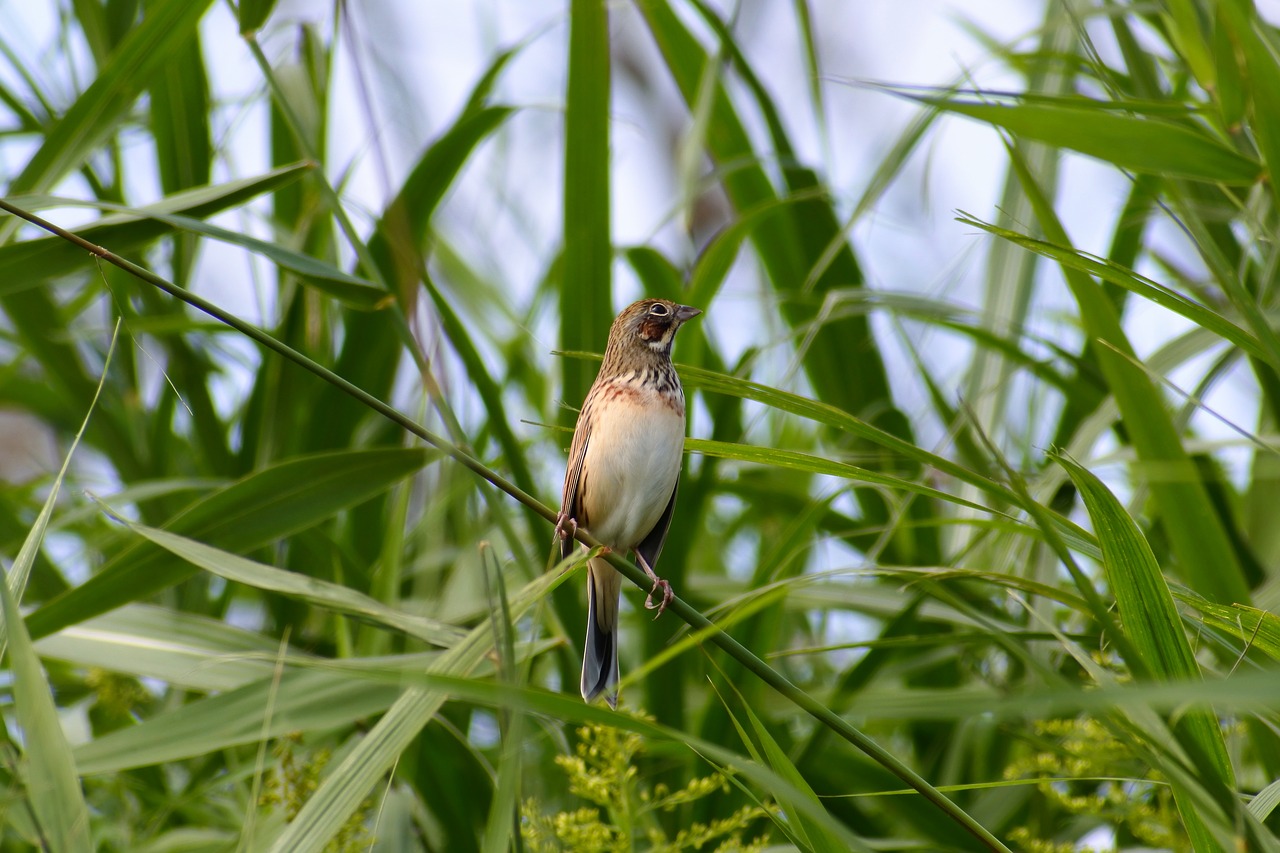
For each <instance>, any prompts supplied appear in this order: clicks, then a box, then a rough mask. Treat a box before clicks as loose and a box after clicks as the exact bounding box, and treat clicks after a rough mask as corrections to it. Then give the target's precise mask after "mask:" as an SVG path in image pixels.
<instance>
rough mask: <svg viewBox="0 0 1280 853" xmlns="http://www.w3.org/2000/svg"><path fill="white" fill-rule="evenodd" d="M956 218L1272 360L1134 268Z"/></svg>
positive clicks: (1218, 317) (1235, 329) (1243, 334)
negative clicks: (1110, 284) (1157, 306)
mask: <svg viewBox="0 0 1280 853" xmlns="http://www.w3.org/2000/svg"><path fill="white" fill-rule="evenodd" d="M959 221H960V222H963V223H964V224H965V225H972V226H973V227H975V228H981V229H982V230H983V231H986V232H987V233H988V234H994V235H995V236H997V237H1000V238H1001V239H1003V240H1008V241H1010V242H1012V243H1016V244H1017V245H1019V246H1022V247H1023V248H1026V249H1029V250H1031V251H1033V252H1035V253H1037V254H1039V255H1043V256H1045V257H1046V258H1050V259H1051V260H1055V261H1057V262H1058V263H1059V264H1062V265H1063V266H1064V267H1070V268H1071V269H1072V270H1077V271H1079V272H1082V273H1086V274H1088V275H1094V276H1097V277H1098V278H1100V279H1102V280H1103V281H1107V282H1110V283H1112V284H1116V285H1119V286H1120V287H1123V288H1124V289H1125V290H1127V291H1129V292H1130V293H1134V294H1136V295H1138V296H1141V297H1143V298H1144V299H1148V300H1150V301H1151V302H1154V303H1155V304H1156V305H1159V306H1161V307H1162V308H1168V309H1169V310H1170V311H1173V312H1174V313H1176V314H1180V315H1182V316H1183V317H1186V318H1187V319H1188V320H1190V321H1191V322H1193V323H1195V324H1196V325H1197V326H1200V327H1202V328H1204V329H1207V330H1209V331H1211V332H1213V333H1215V334H1217V335H1219V336H1221V337H1222V338H1223V339H1224V340H1227V341H1230V342H1231V343H1232V344H1234V345H1235V346H1238V347H1240V348H1241V349H1243V350H1244V351H1245V352H1247V353H1249V354H1250V355H1252V356H1254V357H1255V358H1261V359H1265V360H1267V361H1268V362H1269V363H1270V362H1273V361H1274V358H1273V357H1272V355H1271V353H1270V351H1269V350H1268V349H1266V348H1264V347H1263V346H1262V344H1261V343H1260V342H1259V341H1258V339H1257V338H1256V337H1255V336H1254V335H1252V334H1251V333H1249V332H1248V331H1246V330H1245V329H1243V328H1241V327H1240V326H1238V325H1236V324H1235V323H1233V322H1231V321H1230V320H1229V319H1227V318H1226V317H1224V316H1223V315H1222V314H1220V313H1218V312H1216V311H1213V310H1211V309H1209V308H1206V307H1205V306H1203V305H1200V304H1199V303H1197V302H1195V301H1194V300H1192V299H1188V298H1187V297H1186V296H1184V295H1182V294H1181V293H1178V292H1177V291H1175V290H1173V289H1171V288H1169V287H1166V286H1165V285H1163V284H1160V283H1159V282H1157V281H1153V280H1152V279H1149V278H1147V277H1146V276H1143V275H1140V274H1139V273H1136V272H1134V271H1133V270H1128V269H1124V268H1123V267H1120V266H1119V265H1117V264H1115V263H1112V262H1111V261H1108V260H1106V259H1105V258H1095V257H1092V256H1090V255H1088V254H1086V253H1084V252H1081V251H1079V250H1077V249H1074V248H1070V247H1067V246H1061V245H1056V244H1054V243H1053V242H1050V241H1046V240H1038V239H1036V238H1034V237H1029V236H1027V235H1026V234H1020V233H1018V232H1016V231H1010V230H1008V229H1006V228H998V227H997V226H995V225H991V224H989V223H986V222H983V221H981V220H979V219H976V218H974V217H973V216H970V215H969V214H966V213H962V214H961V215H960V217H959ZM1276 367H1277V369H1280V365H1276Z"/></svg>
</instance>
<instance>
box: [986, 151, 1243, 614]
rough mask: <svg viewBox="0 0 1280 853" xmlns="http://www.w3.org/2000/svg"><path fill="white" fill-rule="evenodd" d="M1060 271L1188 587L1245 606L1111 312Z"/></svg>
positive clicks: (1157, 399) (1056, 233)
mask: <svg viewBox="0 0 1280 853" xmlns="http://www.w3.org/2000/svg"><path fill="white" fill-rule="evenodd" d="M1009 152H1010V157H1011V158H1012V162H1013V164H1014V166H1015V168H1016V169H1017V171H1018V175H1019V179H1020V180H1021V181H1022V182H1023V186H1024V188H1025V189H1026V191H1027V196H1028V198H1029V199H1030V200H1031V203H1032V206H1033V207H1034V208H1035V211H1036V216H1037V218H1038V219H1039V221H1040V225H1041V227H1042V228H1043V229H1044V232H1045V235H1046V237H1047V240H1048V242H1050V243H1054V244H1057V245H1060V246H1066V247H1069V246H1070V241H1069V239H1068V238H1067V234H1066V231H1065V230H1064V229H1063V227H1062V223H1061V222H1060V221H1059V220H1058V217H1057V214H1056V213H1055V212H1054V210H1053V208H1052V206H1051V205H1050V204H1049V201H1048V199H1046V198H1045V197H1044V195H1043V194H1042V193H1041V191H1040V187H1039V185H1038V184H1037V183H1036V181H1035V179H1034V177H1032V176H1031V175H1030V174H1029V173H1028V172H1027V171H1026V166H1025V163H1024V162H1023V160H1022V158H1021V157H1020V156H1019V154H1018V152H1017V151H1016V150H1014V149H1012V148H1010V149H1009ZM1061 268H1062V272H1063V275H1064V277H1065V278H1066V280H1067V285H1068V287H1070V289H1071V293H1072V296H1073V297H1074V298H1075V300H1076V304H1077V305H1078V307H1079V311H1080V319H1081V321H1082V323H1083V325H1084V328H1085V332H1086V334H1088V335H1089V337H1090V338H1093V339H1095V340H1097V341H1098V342H1100V343H1101V344H1104V346H1100V347H1099V348H1098V362H1099V364H1100V366H1101V367H1102V372H1103V375H1104V376H1105V377H1106V381H1107V385H1108V386H1109V387H1110V389H1111V393H1112V394H1113V395H1114V396H1115V399H1116V403H1117V405H1118V406H1119V407H1120V412H1121V416H1122V417H1123V419H1124V424H1125V427H1126V429H1127V431H1128V435H1129V440H1130V441H1132V442H1133V446H1134V449H1135V450H1136V451H1137V453H1138V457H1139V459H1140V460H1141V463H1142V467H1141V472H1142V473H1143V474H1145V475H1146V477H1147V478H1148V481H1149V483H1150V486H1151V491H1152V493H1153V495H1154V496H1155V498H1156V505H1157V507H1158V509H1159V513H1160V517H1161V518H1162V519H1163V521H1164V522H1165V530H1166V531H1167V533H1168V535H1169V539H1170V542H1171V544H1172V546H1173V550H1174V553H1176V554H1177V556H1178V558H1179V562H1180V563H1181V565H1182V566H1183V571H1184V572H1186V575H1187V578H1188V581H1189V583H1190V585H1191V586H1192V587H1193V588H1194V589H1195V590H1196V591H1198V592H1200V593H1202V594H1203V595H1205V596H1207V597H1209V598H1212V599H1215V600H1217V601H1223V602H1227V603H1230V602H1240V603H1247V602H1248V601H1249V589H1248V587H1247V585H1246V583H1245V580H1244V573H1243V570H1242V569H1241V566H1240V564H1239V561H1238V560H1237V558H1236V555H1235V551H1234V550H1233V549H1232V547H1231V542H1230V540H1229V538H1228V537H1227V534H1226V531H1225V530H1224V529H1223V527H1222V522H1221V519H1220V517H1219V516H1218V514H1217V513H1216V512H1215V511H1214V509H1213V505H1212V503H1211V502H1210V500H1209V496H1208V493H1207V492H1206V490H1205V487H1204V483H1203V482H1202V481H1201V480H1200V475H1199V472H1198V471H1197V470H1196V468H1195V466H1194V465H1193V464H1192V462H1191V460H1190V458H1189V457H1188V456H1187V453H1186V450H1185V449H1184V448H1183V446H1182V441H1181V439H1180V438H1179V436H1178V432H1177V429H1176V428H1175V426H1174V424H1173V421H1172V419H1171V418H1170V416H1169V413H1168V409H1167V407H1166V406H1165V402H1164V400H1163V398H1162V397H1161V396H1160V392H1159V389H1158V388H1157V387H1156V386H1155V385H1153V384H1152V382H1151V379H1150V377H1148V376H1147V374H1146V373H1145V372H1144V371H1143V370H1142V369H1141V368H1139V367H1138V366H1137V365H1136V363H1135V362H1136V356H1135V355H1134V352H1133V347H1132V346H1131V345H1130V343H1129V339H1128V337H1127V336H1126V335H1125V333H1124V330H1123V329H1122V327H1121V325H1120V319H1119V317H1118V315H1117V314H1116V310H1115V307H1114V305H1113V304H1112V303H1111V301H1110V300H1109V299H1108V298H1107V296H1106V294H1105V292H1103V290H1102V289H1101V288H1100V287H1098V286H1097V284H1096V283H1095V282H1094V281H1093V280H1092V279H1091V278H1089V277H1088V276H1087V275H1085V274H1083V273H1082V272H1080V271H1079V270H1077V269H1076V268H1074V267H1073V266H1071V265H1070V264H1061Z"/></svg>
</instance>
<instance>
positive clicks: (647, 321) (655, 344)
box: [609, 299, 702, 355]
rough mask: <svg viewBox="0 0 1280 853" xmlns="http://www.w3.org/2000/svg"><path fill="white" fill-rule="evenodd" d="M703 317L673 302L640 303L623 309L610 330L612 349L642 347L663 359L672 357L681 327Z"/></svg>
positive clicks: (695, 310) (695, 309)
mask: <svg viewBox="0 0 1280 853" xmlns="http://www.w3.org/2000/svg"><path fill="white" fill-rule="evenodd" d="M701 313H702V310H701V309H699V308H694V307H692V306H689V305H679V304H677V303H675V302H672V301H671V300H670V299H641V300H640V301H639V302H633V303H631V304H630V305H628V306H627V307H626V308H624V309H623V311H622V313H621V314H619V315H618V318H617V319H616V320H614V321H613V328H612V329H610V330H609V347H610V348H611V349H612V348H614V347H643V348H645V349H646V350H649V351H651V352H654V353H658V354H661V355H670V354H671V342H672V341H673V340H675V336H676V332H677V331H679V329H680V326H681V325H683V324H684V322H685V321H686V320H688V319H690V318H693V317H696V316H698V315H699V314H701Z"/></svg>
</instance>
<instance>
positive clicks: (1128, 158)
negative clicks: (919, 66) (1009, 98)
mask: <svg viewBox="0 0 1280 853" xmlns="http://www.w3.org/2000/svg"><path fill="white" fill-rule="evenodd" d="M887 91H890V92H893V93H894V94H897V95H900V96H902V97H906V98H910V99H912V100H915V101H919V102H920V103H924V104H928V105H930V106H932V107H937V108H938V109H941V110H946V111H947V112H953V113H957V114H959V115H964V116H968V117H969V118H974V119H977V120H978V121H983V122H987V123H988V124H993V125H995V126H996V127H1001V128H1004V129H1005V130H1007V131H1009V132H1010V133H1012V134H1013V135H1014V136H1016V137H1019V138H1023V139H1031V140H1035V141H1037V142H1045V143H1048V144H1050V145H1055V146H1058V147H1061V148H1069V149H1071V150H1073V151H1079V152H1080V153H1081V154H1087V155H1089V156H1091V157H1097V158H1098V159H1100V160H1104V161H1106V162H1108V163H1113V164H1115V165H1116V166H1118V167H1120V168H1122V169H1131V170H1133V171H1135V172H1141V173H1144V174H1153V175H1164V176H1169V177H1178V178H1189V179H1191V180H1198V181H1212V182H1222V183H1228V184H1251V183H1253V182H1254V181H1256V180H1258V178H1259V176H1260V174H1261V168H1260V166H1259V165H1258V163H1257V162H1255V161H1253V160H1250V159H1249V158H1247V157H1244V156H1242V155H1241V154H1239V153H1237V152H1236V151H1235V150H1234V149H1232V148H1231V147H1229V146H1228V145H1226V144H1225V143H1223V142H1221V141H1219V140H1217V139H1215V138H1213V137H1212V136H1210V135H1209V134H1207V133H1206V132H1204V131H1203V130H1200V129H1197V128H1195V127H1194V126H1192V125H1190V124H1188V123H1175V122H1171V121H1164V120H1160V119H1156V118H1151V117H1146V118H1140V117H1138V116H1134V115H1125V114H1123V113H1120V112H1118V111H1117V105H1114V104H1109V103H1097V102H1094V103H1088V102H1085V101H1083V100H1082V99H1072V100H1070V101H1059V102H1057V103H1054V102H1051V101H1047V100H1045V99H1038V100H1036V101H1031V100H1026V99H1023V100H1020V101H1017V102H1015V103H989V102H982V101H968V100H963V99H961V98H960V97H957V96H954V95H947V96H934V95H923V94H919V93H916V92H912V91H910V90H904V89H893V88H890V89H888V90H887ZM1135 106H1137V105H1135Z"/></svg>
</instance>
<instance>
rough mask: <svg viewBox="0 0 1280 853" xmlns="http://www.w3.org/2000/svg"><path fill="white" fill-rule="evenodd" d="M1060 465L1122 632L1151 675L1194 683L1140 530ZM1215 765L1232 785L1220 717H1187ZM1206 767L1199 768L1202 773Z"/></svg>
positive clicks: (1070, 467)
mask: <svg viewBox="0 0 1280 853" xmlns="http://www.w3.org/2000/svg"><path fill="white" fill-rule="evenodd" d="M1054 458H1055V460H1056V461H1057V463H1058V464H1059V465H1061V466H1062V467H1063V468H1065V469H1066V471H1067V473H1068V474H1070V475H1071V480H1072V482H1074V483H1075V484H1076V488H1078V489H1079V490H1080V495H1081V497H1082V498H1083V499H1084V505H1085V508H1086V509H1088V511H1089V517H1090V519H1091V520H1092V521H1093V526H1094V530H1095V531H1097V534H1098V542H1099V544H1101V546H1102V566H1103V568H1104V569H1105V570H1106V576H1107V584H1108V586H1109V587H1110V588H1111V591H1112V593H1113V594H1114V595H1115V597H1116V609H1117V610H1118V611H1119V613H1120V622H1121V625H1122V627H1123V630H1124V632H1125V633H1126V634H1128V635H1129V637H1130V639H1131V640H1132V641H1133V644H1134V647H1135V648H1137V650H1138V653H1139V654H1140V655H1142V657H1143V659H1144V661H1145V662H1146V665H1147V668H1148V670H1149V671H1150V672H1151V673H1152V674H1154V675H1155V676H1156V677H1157V678H1160V679H1162V680H1169V681H1181V682H1187V681H1195V680H1198V679H1199V678H1200V665H1199V664H1198V663H1197V662H1196V659H1195V655H1194V654H1193V653H1192V651H1191V643H1190V642H1189V641H1188V640H1187V635H1186V633H1185V632H1184V630H1183V627H1182V619H1181V618H1180V617H1179V616H1178V611H1177V608H1176V607H1175V606H1174V603H1173V596H1172V594H1171V593H1170V592H1169V585H1168V584H1167V583H1166V582H1165V579H1164V575H1163V574H1162V573H1161V571H1160V566H1159V564H1158V563H1157V562H1156V558H1155V555H1154V554H1152V552H1151V547H1150V546H1149V545H1148V544H1147V540H1146V538H1145V537H1144V536H1143V535H1142V531H1140V530H1139V529H1138V525H1137V524H1136V523H1135V522H1134V521H1133V519H1132V518H1131V517H1130V516H1129V514H1128V513H1127V512H1125V509H1124V507H1123V506H1122V505H1121V503H1120V502H1119V501H1118V500H1116V498H1115V496H1114V495H1113V494H1111V492H1110V490H1108V489H1107V487H1106V486H1105V485H1103V483H1102V481H1101V480H1099V479H1098V478H1097V477H1096V476H1095V475H1094V474H1092V473H1091V472H1090V471H1088V470H1087V469H1085V468H1084V467H1082V466H1081V465H1080V464H1079V463H1077V462H1075V461H1074V460H1072V459H1070V458H1068V457H1066V456H1061V455H1058V456H1056V457H1054ZM1178 727H1179V728H1183V729H1185V730H1186V731H1187V732H1188V734H1189V735H1190V737H1191V738H1193V739H1194V741H1195V742H1196V743H1197V745H1198V746H1199V748H1200V750H1201V752H1202V753H1203V755H1205V756H1207V757H1208V758H1209V759H1211V761H1212V762H1213V767H1214V769H1215V770H1216V772H1217V773H1218V775H1219V778H1220V780H1221V781H1222V782H1223V783H1225V784H1226V785H1228V786H1232V787H1233V786H1234V784H1235V774H1234V772H1233V771H1232V768H1231V761H1230V759H1229V758H1228V757H1227V747H1226V742H1225V741H1224V740H1223V737H1222V730H1221V729H1220V728H1219V727H1218V721H1217V717H1216V716H1214V714H1213V713H1211V712H1207V711H1195V712H1189V713H1188V714H1186V715H1185V716H1184V717H1183V718H1182V719H1181V720H1180V721H1179V723H1178ZM1204 769H1205V768H1204V766H1203V765H1202V766H1201V770H1202V772H1204Z"/></svg>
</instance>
